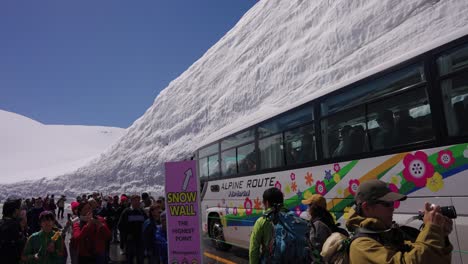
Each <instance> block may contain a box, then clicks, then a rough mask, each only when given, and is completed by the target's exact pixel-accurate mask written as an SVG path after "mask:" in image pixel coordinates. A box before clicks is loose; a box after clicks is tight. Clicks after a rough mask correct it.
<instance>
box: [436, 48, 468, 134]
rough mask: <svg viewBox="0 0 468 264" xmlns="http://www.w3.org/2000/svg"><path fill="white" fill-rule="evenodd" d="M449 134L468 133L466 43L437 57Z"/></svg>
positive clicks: (467, 54) (467, 64)
mask: <svg viewBox="0 0 468 264" xmlns="http://www.w3.org/2000/svg"><path fill="white" fill-rule="evenodd" d="M437 64H438V67H439V73H440V74H441V75H444V74H448V73H454V74H451V76H449V77H447V78H442V79H443V80H442V81H441V89H442V95H443V96H442V98H443V100H444V111H445V119H446V122H447V129H448V134H449V136H463V135H468V77H467V76H468V74H467V70H468V45H465V46H463V47H461V48H459V49H457V50H455V51H452V52H450V53H449V54H445V55H442V56H441V57H440V58H438V59H437Z"/></svg>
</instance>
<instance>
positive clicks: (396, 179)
mask: <svg viewBox="0 0 468 264" xmlns="http://www.w3.org/2000/svg"><path fill="white" fill-rule="evenodd" d="M390 183H393V184H395V186H396V187H398V189H399V188H400V187H401V177H400V176H399V175H393V176H392V177H391V178H390Z"/></svg>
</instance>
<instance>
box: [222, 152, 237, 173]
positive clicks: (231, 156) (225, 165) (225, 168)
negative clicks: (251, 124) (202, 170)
mask: <svg viewBox="0 0 468 264" xmlns="http://www.w3.org/2000/svg"><path fill="white" fill-rule="evenodd" d="M236 173H237V164H236V149H230V150H226V151H223V152H221V174H222V175H223V176H231V175H235V174H236Z"/></svg>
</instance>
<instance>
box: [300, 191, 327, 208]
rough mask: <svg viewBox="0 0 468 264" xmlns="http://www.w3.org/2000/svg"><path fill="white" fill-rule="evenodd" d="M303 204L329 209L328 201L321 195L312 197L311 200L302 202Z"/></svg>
mask: <svg viewBox="0 0 468 264" xmlns="http://www.w3.org/2000/svg"><path fill="white" fill-rule="evenodd" d="M302 204H305V205H310V204H316V205H317V206H320V207H322V208H324V209H327V201H326V200H325V198H323V196H322V195H320V194H313V195H311V196H310V197H309V199H305V200H302Z"/></svg>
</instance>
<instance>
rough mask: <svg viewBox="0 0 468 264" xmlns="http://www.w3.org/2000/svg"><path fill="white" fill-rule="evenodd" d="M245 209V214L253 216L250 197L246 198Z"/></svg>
mask: <svg viewBox="0 0 468 264" xmlns="http://www.w3.org/2000/svg"><path fill="white" fill-rule="evenodd" d="M244 207H245V214H246V215H251V214H252V201H251V200H250V199H249V197H246V198H245V202H244Z"/></svg>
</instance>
